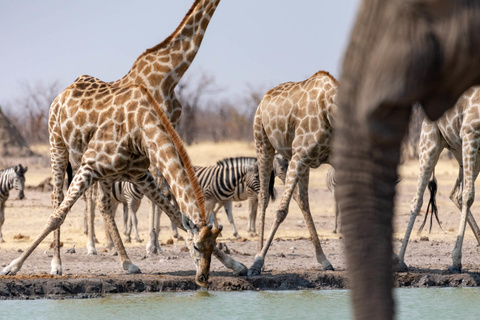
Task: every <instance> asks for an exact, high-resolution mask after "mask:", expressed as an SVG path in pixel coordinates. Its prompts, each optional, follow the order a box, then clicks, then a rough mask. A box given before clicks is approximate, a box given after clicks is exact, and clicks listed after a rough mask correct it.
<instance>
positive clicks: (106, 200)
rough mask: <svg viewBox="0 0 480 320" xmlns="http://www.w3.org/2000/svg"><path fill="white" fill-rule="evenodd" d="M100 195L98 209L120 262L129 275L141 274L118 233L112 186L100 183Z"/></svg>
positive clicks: (104, 182) (103, 182)
mask: <svg viewBox="0 0 480 320" xmlns="http://www.w3.org/2000/svg"><path fill="white" fill-rule="evenodd" d="M99 184H100V189H99V190H100V191H101V192H100V195H99V198H100V199H99V201H98V209H99V210H100V213H101V214H102V216H103V219H104V221H105V226H106V229H107V230H106V231H107V233H108V234H109V236H110V237H111V239H112V241H113V243H114V245H115V250H116V251H117V252H118V255H119V257H120V262H121V264H122V267H123V269H124V270H127V271H128V273H141V271H140V269H139V268H138V267H137V266H136V265H135V264H133V263H132V261H131V260H130V258H129V257H128V255H127V251H126V250H125V246H124V245H123V242H122V238H121V237H120V233H119V232H118V228H117V224H116V223H115V211H113V209H114V205H113V202H114V201H113V199H112V194H111V192H112V185H111V183H107V182H106V181H100V182H99Z"/></svg>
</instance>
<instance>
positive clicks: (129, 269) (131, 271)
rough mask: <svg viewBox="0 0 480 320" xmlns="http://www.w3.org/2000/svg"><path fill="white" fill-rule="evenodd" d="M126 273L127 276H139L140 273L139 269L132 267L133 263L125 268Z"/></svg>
mask: <svg viewBox="0 0 480 320" xmlns="http://www.w3.org/2000/svg"><path fill="white" fill-rule="evenodd" d="M127 273H128V274H139V273H142V271H141V270H140V268H139V267H137V266H136V265H134V264H133V263H130V264H129V265H128V267H127Z"/></svg>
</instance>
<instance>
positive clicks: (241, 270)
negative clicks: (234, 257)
mask: <svg viewBox="0 0 480 320" xmlns="http://www.w3.org/2000/svg"><path fill="white" fill-rule="evenodd" d="M238 264H239V265H238V266H237V267H236V268H235V269H234V270H233V275H234V276H235V277H242V276H246V275H248V269H247V267H246V266H245V265H244V264H243V263H240V262H239V263H238Z"/></svg>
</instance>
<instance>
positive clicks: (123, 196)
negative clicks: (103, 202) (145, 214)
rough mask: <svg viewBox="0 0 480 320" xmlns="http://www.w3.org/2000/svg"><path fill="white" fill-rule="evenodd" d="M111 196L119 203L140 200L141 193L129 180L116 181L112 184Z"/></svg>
mask: <svg viewBox="0 0 480 320" xmlns="http://www.w3.org/2000/svg"><path fill="white" fill-rule="evenodd" d="M112 196H113V199H115V200H116V201H118V202H120V203H127V202H128V201H129V200H138V201H139V200H142V198H143V193H141V192H140V190H138V188H137V186H135V185H134V184H133V183H131V182H128V181H116V182H114V183H113V184H112Z"/></svg>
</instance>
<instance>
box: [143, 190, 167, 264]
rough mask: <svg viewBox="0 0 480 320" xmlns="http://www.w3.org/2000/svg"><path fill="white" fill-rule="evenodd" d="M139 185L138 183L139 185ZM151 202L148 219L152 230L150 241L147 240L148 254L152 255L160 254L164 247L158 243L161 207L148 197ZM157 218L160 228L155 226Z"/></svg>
mask: <svg viewBox="0 0 480 320" xmlns="http://www.w3.org/2000/svg"><path fill="white" fill-rule="evenodd" d="M137 187H138V185H137ZM148 201H149V203H150V212H149V214H148V220H149V223H148V225H149V230H150V232H149V233H148V241H147V246H146V250H147V254H148V255H152V254H158V253H160V252H162V251H163V250H162V248H160V244H159V243H158V234H159V233H160V214H161V212H160V211H159V208H158V207H157V206H156V204H155V202H153V201H152V200H150V199H148ZM157 215H158V218H157V219H156V216H157ZM155 220H156V221H158V226H159V227H158V229H156V228H155Z"/></svg>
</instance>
